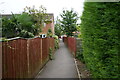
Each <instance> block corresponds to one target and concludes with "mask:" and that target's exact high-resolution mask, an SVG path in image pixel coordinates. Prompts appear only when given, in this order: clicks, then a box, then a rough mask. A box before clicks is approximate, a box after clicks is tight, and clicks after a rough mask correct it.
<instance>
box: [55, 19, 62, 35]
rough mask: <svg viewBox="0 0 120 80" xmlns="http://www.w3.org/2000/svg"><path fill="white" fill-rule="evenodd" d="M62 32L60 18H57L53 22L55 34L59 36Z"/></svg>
mask: <svg viewBox="0 0 120 80" xmlns="http://www.w3.org/2000/svg"><path fill="white" fill-rule="evenodd" d="M62 33H63V31H62V27H61V23H60V19H58V18H57V20H56V23H55V35H57V36H59V37H60V36H61V35H62Z"/></svg>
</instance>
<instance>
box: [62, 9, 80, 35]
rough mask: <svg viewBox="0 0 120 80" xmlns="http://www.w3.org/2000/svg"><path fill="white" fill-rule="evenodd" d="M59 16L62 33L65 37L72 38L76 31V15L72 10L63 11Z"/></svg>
mask: <svg viewBox="0 0 120 80" xmlns="http://www.w3.org/2000/svg"><path fill="white" fill-rule="evenodd" d="M60 16H61V18H62V20H61V26H62V29H63V32H64V33H65V34H66V35H67V36H73V32H75V31H76V30H77V29H76V23H77V20H78V16H77V13H76V12H75V11H74V10H73V9H71V10H63V12H62V14H61V15H60Z"/></svg>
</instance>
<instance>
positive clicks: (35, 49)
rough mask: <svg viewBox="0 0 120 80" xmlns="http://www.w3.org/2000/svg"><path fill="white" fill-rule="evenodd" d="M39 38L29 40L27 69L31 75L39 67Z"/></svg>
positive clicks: (35, 72)
mask: <svg viewBox="0 0 120 80" xmlns="http://www.w3.org/2000/svg"><path fill="white" fill-rule="evenodd" d="M41 40H42V39H40V38H35V39H30V40H29V43H28V44H29V69H30V70H29V71H30V76H31V77H33V76H35V75H36V74H37V73H38V70H39V69H40V68H41Z"/></svg>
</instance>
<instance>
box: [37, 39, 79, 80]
mask: <svg viewBox="0 0 120 80" xmlns="http://www.w3.org/2000/svg"><path fill="white" fill-rule="evenodd" d="M54 57H55V59H54V60H50V61H49V62H48V63H47V64H46V65H45V66H44V68H43V70H42V71H41V72H40V73H39V75H38V76H37V78H78V75H77V70H76V66H75V63H74V58H73V56H72V54H71V53H70V52H69V51H68V49H67V47H66V46H65V45H64V43H63V42H62V41H60V48H59V49H58V50H57V51H56V52H55V55H54Z"/></svg>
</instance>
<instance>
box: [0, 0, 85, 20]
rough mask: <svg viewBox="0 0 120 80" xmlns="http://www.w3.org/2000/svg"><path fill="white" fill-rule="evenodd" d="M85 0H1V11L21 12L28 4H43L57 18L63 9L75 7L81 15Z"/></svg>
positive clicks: (7, 12)
mask: <svg viewBox="0 0 120 80" xmlns="http://www.w3.org/2000/svg"><path fill="white" fill-rule="evenodd" d="M83 2H84V0H0V13H2V14H10V13H11V12H13V13H20V12H22V11H23V8H25V7H26V6H31V7H32V6H33V5H35V7H36V8H38V7H39V6H41V5H43V6H44V7H45V8H46V9H47V13H53V14H54V16H55V18H56V17H57V16H59V14H60V13H62V10H63V9H71V8H73V9H74V11H76V12H77V13H78V14H79V16H81V14H82V11H83Z"/></svg>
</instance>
